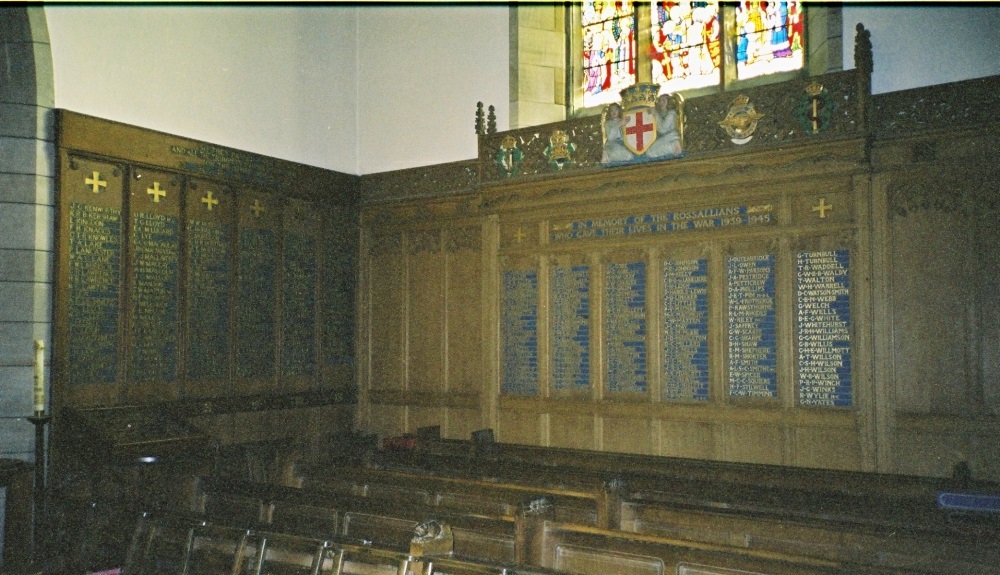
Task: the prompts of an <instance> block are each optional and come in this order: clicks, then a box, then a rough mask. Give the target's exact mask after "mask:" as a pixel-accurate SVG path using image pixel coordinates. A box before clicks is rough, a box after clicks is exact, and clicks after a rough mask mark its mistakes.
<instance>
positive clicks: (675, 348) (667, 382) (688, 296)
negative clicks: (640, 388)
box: [663, 259, 708, 401]
mask: <svg viewBox="0 0 1000 575" xmlns="http://www.w3.org/2000/svg"><path fill="white" fill-rule="evenodd" d="M663 379H664V382H663V398H664V399H667V400H696V401H706V400H708V260H707V259H697V260H686V261H671V260H667V261H664V262H663Z"/></svg>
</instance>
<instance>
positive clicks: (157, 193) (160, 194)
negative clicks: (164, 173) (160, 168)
mask: <svg viewBox="0 0 1000 575" xmlns="http://www.w3.org/2000/svg"><path fill="white" fill-rule="evenodd" d="M146 193H147V194H149V195H150V196H153V203H154V204H158V203H160V198H165V197H166V196H167V190H161V189H160V182H153V187H152V188H146Z"/></svg>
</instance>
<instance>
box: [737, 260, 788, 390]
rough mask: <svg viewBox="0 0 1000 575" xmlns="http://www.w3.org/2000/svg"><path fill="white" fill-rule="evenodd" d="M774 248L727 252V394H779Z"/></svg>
mask: <svg viewBox="0 0 1000 575" xmlns="http://www.w3.org/2000/svg"><path fill="white" fill-rule="evenodd" d="M776 258H777V256H776V254H775V253H774V252H764V253H760V252H753V253H739V254H730V255H728V256H727V257H726V320H727V321H726V329H727V332H726V333H727V336H726V344H727V351H728V353H727V359H728V362H727V363H728V369H727V375H728V379H727V383H726V394H727V395H728V396H729V397H730V398H733V399H773V398H777V397H778V369H777V365H778V360H777V354H778V350H777V305H776V291H775V261H776Z"/></svg>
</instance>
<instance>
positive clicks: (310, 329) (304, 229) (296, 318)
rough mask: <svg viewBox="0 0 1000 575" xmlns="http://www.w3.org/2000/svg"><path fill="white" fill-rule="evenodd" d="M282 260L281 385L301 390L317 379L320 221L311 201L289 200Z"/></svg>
mask: <svg viewBox="0 0 1000 575" xmlns="http://www.w3.org/2000/svg"><path fill="white" fill-rule="evenodd" d="M283 219H284V224H283V228H284V232H285V233H284V239H283V244H282V256H283V257H282V260H281V265H282V267H281V333H282V337H281V382H282V383H281V385H282V387H283V388H284V389H286V390H293V389H294V390H302V389H307V388H309V387H310V386H311V384H312V382H313V381H314V380H315V377H316V353H317V341H316V338H317V331H316V329H317V326H318V323H317V318H316V311H317V309H318V306H317V301H318V288H317V280H318V278H319V241H318V235H319V232H318V229H319V225H320V219H319V216H318V214H317V211H316V207H315V206H314V205H313V204H312V203H311V202H306V201H302V200H296V199H289V200H288V203H287V205H286V206H285V210H284V214H283Z"/></svg>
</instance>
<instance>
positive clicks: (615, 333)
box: [603, 252, 649, 394]
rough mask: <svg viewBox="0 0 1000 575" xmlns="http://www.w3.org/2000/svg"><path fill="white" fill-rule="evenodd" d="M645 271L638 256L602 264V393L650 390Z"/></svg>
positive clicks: (644, 262)
mask: <svg viewBox="0 0 1000 575" xmlns="http://www.w3.org/2000/svg"><path fill="white" fill-rule="evenodd" d="M648 267H649V266H648V263H647V258H646V256H645V254H643V253H640V252H635V253H630V254H626V253H620V254H615V256H614V257H611V258H609V259H608V261H605V262H604V263H603V268H604V293H603V301H604V326H603V327H604V377H605V382H604V389H605V390H606V391H607V392H609V393H611V394H617V393H628V394H636V393H641V394H645V393H646V392H647V391H648V389H649V362H648V359H647V358H648V355H647V349H646V347H647V344H646V341H647V332H648V328H647V325H648V323H647V317H646V310H647V304H648V302H647V300H646V296H647V291H648V290H647V281H646V280H647V275H648Z"/></svg>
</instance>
